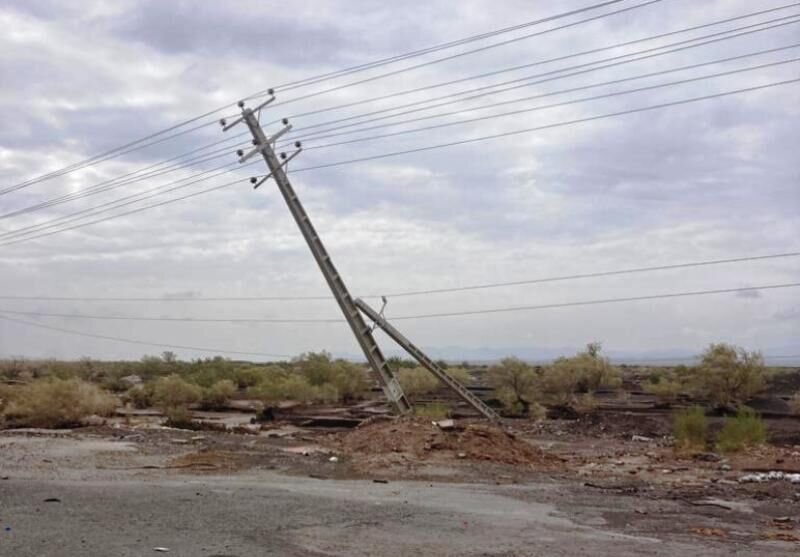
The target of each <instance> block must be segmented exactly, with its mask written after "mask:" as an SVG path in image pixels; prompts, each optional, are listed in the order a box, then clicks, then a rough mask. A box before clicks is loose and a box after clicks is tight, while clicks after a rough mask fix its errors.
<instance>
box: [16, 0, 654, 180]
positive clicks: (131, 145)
mask: <svg viewBox="0 0 800 557" xmlns="http://www.w3.org/2000/svg"><path fill="white" fill-rule="evenodd" d="M622 1H625V0H607V1H605V2H600V3H597V4H593V5H590V6H585V7H583V8H579V9H576V10H570V11H567V12H562V13H559V14H555V15H553V16H548V17H546V18H541V19H537V20H533V21H531V22H527V23H523V24H518V25H514V26H512V27H507V28H503V29H498V30H495V31H492V32H487V33H481V34H478V35H474V36H472V37H465V38H463V39H459V40H456V41H449V42H447V43H442V44H440V45H435V46H433V47H428V48H425V49H421V50H418V51H412V52H410V53H406V54H404V55H396V56H392V57H388V58H386V59H383V60H379V61H377V62H371V63H367V64H360V65H357V66H353V67H351V68H345V69H343V70H338V71H334V72H328V73H326V74H321V76H318V77H320V78H322V77H323V76H324V77H325V79H331V78H335V77H338V76H340V75H349V73H356V72H358V71H366V70H369V69H373V68H375V67H379V66H380V65H384V64H392V63H396V62H399V61H402V60H405V59H408V58H412V57H416V56H422V55H425V54H430V53H432V52H436V51H438V50H446V49H448V48H453V47H456V46H461V45H463V44H466V43H468V42H473V41H478V40H484V39H486V38H491V37H493V36H497V35H501V34H504V33H509V32H512V31H516V30H518V29H521V28H523V27H528V26H533V25H537V24H540V23H545V22H548V21H554V20H557V19H562V18H565V17H570V16H572V15H576V14H578V13H583V12H587V11H591V10H594V9H598V8H603V7H605V6H609V5H612V4H617V3H619V2H622ZM660 1H661V0H649V1H648V2H645V3H643V4H640V5H637V6H634V7H629V8H625V9H624V10H621V11H620V13H622V12H623V11H625V12H627V11H630V10H632V9H636V8H638V7H644V6H647V5H650V4H654V3H656V2H660ZM614 14H615V12H612V13H609V14H605V16H603V17H607V16H610V15H614ZM405 71H409V70H405ZM314 83H316V82H315V81H314V78H306V79H304V80H300V81H295V82H290V83H288V84H284V85H278V86H276V87H277V88H280V87H287V88H288V87H292V88H296V87H299V86H305V85H308V84H314ZM266 92H267V90H261V91H258V92H256V93H254V94H251V95H249V96H247V97H245V98H253V97H255V96H259V95H262V96H263V94H265V93H266ZM233 105H234V103H226V104H224V105H221V106H219V107H217V108H215V109H212V110H210V111H207V112H204V113H202V114H200V115H198V116H194V117H192V118H189V119H187V120H183V121H181V122H178V123H177V124H174V125H172V126H169V127H167V128H164V129H161V130H159V131H156V132H154V133H151V134H148V135H146V136H144V137H142V138H139V139H136V140H134V141H130V142H128V143H125V144H123V145H120V146H118V147H114V148H112V149H109V150H106V151H104V152H102V153H99V154H97V155H93V156H91V157H88V158H86V159H83V160H81V161H79V162H76V163H73V164H71V165H67V166H65V167H63V168H60V169H57V170H54V171H52V172H48V173H45V174H42V175H40V176H37V177H35V178H31V179H29V180H26V181H24V182H20V183H17V184H14V185H12V186H9V187H6V188H3V189H0V195H3V194H5V193H9V192H11V191H16V190H18V189H21V188H24V187H27V186H30V185H33V184H35V183H39V182H42V181H44V180H49V179H51V178H55V177H58V176H63V175H65V174H67V173H69V172H74V171H76V170H79V169H82V168H86V167H87V166H91V165H94V164H97V163H99V162H102V161H105V160H109V159H110V158H114V157H117V156H120V155H122V154H127V153H130V152H132V151H135V150H139V149H142V148H145V147H149V146H151V145H154V144H157V143H160V142H163V141H167V140H169V139H173V138H174V137H177V136H179V135H184V134H187V133H191V132H193V131H197V130H199V129H202V128H204V127H206V126H209V125H212V124H214V123H215V122H216V120H214V121H209V122H204V123H202V124H199V125H197V126H193V127H192V128H190V129H188V130H181V131H180V132H176V133H175V134H173V135H170V136H168V137H161V136H163V135H164V134H167V133H169V132H172V131H175V130H178V129H180V128H182V127H184V126H187V125H189V124H193V123H195V122H198V121H199V120H202V119H204V118H207V117H209V116H213V115H214V114H217V113H219V112H221V111H223V110H225V109H227V108H229V107H231V106H233ZM156 138H158V139H156ZM151 140H152V141H151Z"/></svg>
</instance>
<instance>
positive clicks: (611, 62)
mask: <svg viewBox="0 0 800 557" xmlns="http://www.w3.org/2000/svg"><path fill="white" fill-rule="evenodd" d="M798 15H800V14H793V15H790V16H785V17H782V18H777V19H774V20H769V21H766V22H760V23H756V24H752V25H746V26H743V27H738V28H736V29H729V30H726V31H721V32H718V33H711V34H708V35H703V36H701V37H695V38H692V39H684V40H681V41H676V42H673V43H670V44H666V45H662V46H657V47H652V48H646V49H644V50H639V51H637V52H631V53H627V54H620V55H616V56H611V57H608V58H603V59H600V60H592V61H590V62H583V63H580V64H575V65H572V66H567V67H563V68H558V69H555V70H548V71H546V72H541V73H538V74H532V75H528V76H525V77H520V78H516V79H511V80H506V81H502V82H499V83H494V84H491V85H483V86H480V87H474V88H472V89H466V90H462V91H456V92H454V93H447V94H445V95H440V96H438V97H431V98H428V99H424V100H419V101H413V102H409V103H406V104H401V105H396V106H392V107H387V108H382V109H378V110H373V111H371V112H366V113H361V114H356V115H353V116H348V117H344V118H339V119H336V120H329V121H327V122H321V123H317V124H312V125H310V126H306V127H305V128H304V129H312V128H316V127H319V126H331V127H330V128H329V129H323V130H320V131H317V132H311V133H309V134H306V135H305V136H302V135H301V136H299V137H298V139H304V138H306V137H313V136H315V135H319V134H323V133H328V132H330V131H332V130H338V129H342V128H347V127H352V126H358V125H361V124H365V123H371V122H376V121H379V120H385V119H389V118H395V117H397V116H404V115H406V114H413V113H415V112H421V111H428V110H433V109H434V108H440V107H443V106H449V105H452V104H456V103H462V102H467V101H471V100H475V99H479V98H483V97H486V96H489V95H496V94H498V93H506V92H508V91H513V90H516V89H520V88H525V87H532V86H534V85H540V84H542V83H547V82H550V81H557V80H560V79H566V78H569V77H575V76H577V75H583V74H587V73H592V72H596V71H598V70H603V69H607V68H613V67H617V66H621V65H625V64H630V63H634V62H640V61H642V60H648V59H651V58H656V57H660V56H666V55H668V54H674V53H676V52H682V51H685V50H690V49H694V48H699V47H703V46H707V45H709V44H715V43H718V42H722V41H728V40H731V39H737V38H740V37H743V36H747V35H752V34H754V33H761V32H763V31H770V30H772V29H776V28H779V27H784V26H786V25H793V24H796V23H800V19H797V17H798ZM776 22H777V23H776ZM767 23H774V24H773V25H769V26H767V27H760V26H763V25H765V24H767ZM754 27H758V28H756V29H753V28H754ZM739 31H741V32H739ZM678 32H683V31H673V32H672V33H665V35H669V34H675V33H678ZM657 37H659V35H656V36H654V37H650V38H644V39H637V40H635V41H629V42H628V43H619V44H617V45H612V46H609V47H603V48H599V49H594V50H595V51H600V50H607V49H612V48H619V47H621V46H627V45H629V44H633V43H637V42H642V41H649V40H653V38H657ZM706 39H709V40H706ZM698 41H702V42H698ZM690 43H695V44H690ZM672 47H676V48H672ZM664 49H670V50H664ZM655 51H663V52H655ZM591 52H593V51H584V52H580V53H576V54H571V55H567V56H559V57H557V58H551V59H549V60H542V61H539V62H534V63H531V64H526V65H525V66H518V67H516V68H514V69H518V68H520V67H526V66H535V65H540V64H546V63H550V62H554V61H558V60H562V59H565V58H572V57H575V56H581V55H584V54H586V53H591ZM648 53H650V54H648ZM640 55H644V56H640ZM633 56H638V57H637V58H632V57H633ZM598 64H602V65H598ZM573 70H577V71H573ZM504 71H505V70H504ZM565 72H571V73H565ZM492 73H496V72H490V73H489V74H480V75H478V76H473V77H470V78H464V79H461V80H456V81H451V82H445V83H444V84H443V85H448V84H452V83H455V82H457V81H466V80H471V79H477V78H480V77H485V76H486V75H491V74H492ZM540 78H541V79H540ZM532 80H533V81H532ZM505 85H511V86H510V87H503V86H505ZM438 86H439V84H434V85H432V86H428V87H426V88H435V87H438ZM426 88H420V89H418V90H421V89H426ZM415 91H417V90H413V91H412V92H415ZM472 93H476V94H474V95H473V94H472ZM400 94H402V93H395V94H391V95H386V96H385V97H384V98H389V97H393V96H397V95H400ZM464 95H470V96H466V97H464V98H459V97H463V96H464ZM447 99H449V100H447ZM374 100H376V99H375V98H373V99H369V100H366V101H363V102H372V101H374ZM437 101H443V102H437ZM432 103H435V104H432ZM356 104H361V102H360V101H359V102H357V103H356ZM426 105H427V106H426ZM411 107H417V108H411ZM401 109H409V110H402V111H401V112H398V113H396V114H385V113H387V112H392V111H395V110H401ZM325 110H326V109H322V111H323V112H324V111H325ZM376 114H384V116H379V117H371V116H374V115H376ZM364 117H369V118H366V119H365V120H360V121H357V122H351V123H350V124H344V125H338V124H341V122H345V121H349V120H354V119H358V118H364ZM290 118H292V119H293V118H297V115H294V116H290Z"/></svg>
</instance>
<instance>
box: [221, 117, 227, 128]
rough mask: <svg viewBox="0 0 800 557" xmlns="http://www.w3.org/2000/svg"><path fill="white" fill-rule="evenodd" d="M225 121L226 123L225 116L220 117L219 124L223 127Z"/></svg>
mask: <svg viewBox="0 0 800 557" xmlns="http://www.w3.org/2000/svg"><path fill="white" fill-rule="evenodd" d="M227 123H228V122H226V121H225V118H222V119H220V121H219V125H220V126H222V127H223V128H224V127H225V126H226V125H227Z"/></svg>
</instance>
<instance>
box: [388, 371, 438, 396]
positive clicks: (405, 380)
mask: <svg viewBox="0 0 800 557" xmlns="http://www.w3.org/2000/svg"><path fill="white" fill-rule="evenodd" d="M397 380H398V381H399V382H400V386H401V387H402V388H403V392H404V393H405V394H406V395H407V396H414V395H422V394H427V393H432V392H433V391H435V390H436V389H437V388H439V380H438V379H437V378H436V377H435V376H434V375H433V374H432V373H431V372H429V371H428V370H427V369H425V368H424V367H415V368H411V369H409V368H403V369H401V370H400V371H399V372H398V373H397Z"/></svg>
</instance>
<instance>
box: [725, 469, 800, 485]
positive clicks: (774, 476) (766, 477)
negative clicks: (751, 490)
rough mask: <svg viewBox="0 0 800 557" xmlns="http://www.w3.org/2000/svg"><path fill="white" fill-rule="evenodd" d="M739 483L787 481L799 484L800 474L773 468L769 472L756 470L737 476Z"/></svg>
mask: <svg viewBox="0 0 800 557" xmlns="http://www.w3.org/2000/svg"><path fill="white" fill-rule="evenodd" d="M739 481H740V482H741V483H764V482H780V481H787V482H791V483H793V484H800V474H791V473H788V472H782V471H780V470H774V471H771V472H757V473H755V474H745V475H744V476H742V477H741V478H739Z"/></svg>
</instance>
